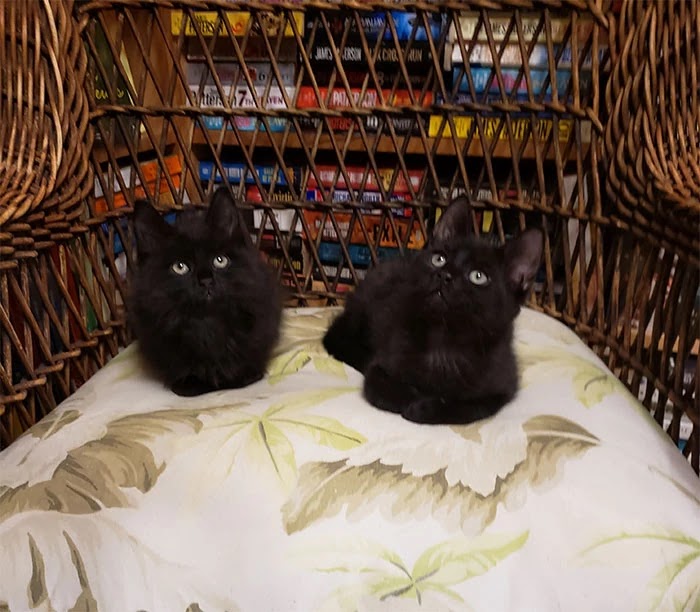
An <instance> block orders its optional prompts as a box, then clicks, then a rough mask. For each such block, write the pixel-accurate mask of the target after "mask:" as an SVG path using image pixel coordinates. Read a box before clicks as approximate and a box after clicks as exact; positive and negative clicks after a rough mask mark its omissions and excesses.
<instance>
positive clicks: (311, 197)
mask: <svg viewBox="0 0 700 612" xmlns="http://www.w3.org/2000/svg"><path fill="white" fill-rule="evenodd" d="M306 200H307V202H323V201H324V199H323V194H322V193H321V190H320V189H307V190H306ZM411 200H412V198H411V194H409V193H391V194H389V199H388V200H387V201H388V202H410V201H411ZM351 201H352V194H351V193H350V192H349V191H347V190H345V189H334V190H333V195H332V197H331V202H334V203H336V202H351ZM360 201H361V202H362V203H366V204H382V203H383V202H385V200H383V199H382V194H381V192H379V191H363V192H362V196H361V197H360ZM370 210H371V209H362V212H365V211H367V212H369V211H370ZM395 210H397V211H400V213H394V214H398V216H410V214H411V209H410V208H406V209H395ZM406 211H407V212H406Z"/></svg>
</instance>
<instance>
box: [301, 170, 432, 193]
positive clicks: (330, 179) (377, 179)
mask: <svg viewBox="0 0 700 612" xmlns="http://www.w3.org/2000/svg"><path fill="white" fill-rule="evenodd" d="M316 172H317V175H318V180H317V176H316V175H315V174H313V173H310V174H309V179H308V182H307V184H306V186H307V188H309V189H315V188H318V187H319V181H320V186H321V187H333V188H337V189H348V185H347V182H346V180H345V177H346V176H347V177H348V179H349V181H350V188H351V189H360V188H361V187H362V188H363V189H364V190H365V191H379V185H380V184H381V185H382V187H383V188H384V190H385V191H389V190H391V191H392V192H394V193H407V192H409V188H408V185H409V183H410V185H411V187H412V189H413V190H414V191H417V190H418V189H419V188H420V184H421V181H422V180H423V170H408V177H407V176H406V175H405V174H404V173H403V171H401V170H395V169H394V168H379V170H378V173H379V176H377V175H376V174H375V173H374V172H373V171H372V170H366V169H365V168H362V167H357V166H349V167H346V168H345V174H343V173H342V172H340V169H339V168H338V167H337V166H325V165H321V166H316Z"/></svg>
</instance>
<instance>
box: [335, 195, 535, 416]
mask: <svg viewBox="0 0 700 612" xmlns="http://www.w3.org/2000/svg"><path fill="white" fill-rule="evenodd" d="M470 224H471V211H470V206H469V203H468V202H467V200H466V199H464V198H460V199H457V200H455V201H454V202H452V203H451V204H450V206H448V208H447V209H446V210H445V212H444V213H443V215H442V217H441V218H440V220H439V221H438V223H437V224H436V226H435V230H434V232H433V236H432V238H431V240H430V242H429V244H428V245H427V246H426V248H425V249H424V250H422V251H420V252H419V253H416V254H413V255H411V256H407V257H404V258H401V259H396V260H390V261H387V262H384V263H382V264H381V265H378V266H377V267H376V268H374V269H373V270H371V271H370V272H369V273H368V274H367V277H366V278H365V280H364V281H363V282H362V283H361V284H360V285H359V287H358V288H357V290H356V291H355V292H354V293H353V294H351V295H350V296H349V298H348V300H347V303H346V307H345V310H344V311H343V313H342V314H341V315H340V316H339V317H338V318H337V319H336V320H335V321H334V322H333V324H332V325H331V327H330V328H329V330H328V332H327V333H326V336H325V337H324V339H323V344H324V346H325V347H326V350H327V351H328V352H329V353H330V354H331V355H332V356H333V357H335V358H336V359H339V360H341V361H344V362H345V363H347V364H349V365H350V366H352V367H354V368H355V369H357V370H359V371H360V372H362V373H363V374H364V375H365V382H364V396H365V398H366V399H367V401H368V402H369V403H371V404H372V405H374V406H376V407H377V408H380V409H382V410H388V411H390V412H396V413H400V414H401V415H402V416H403V417H404V418H406V419H408V420H409V421H415V422H417V423H470V422H472V421H476V420H478V419H482V418H485V417H489V416H491V415H493V414H495V413H496V412H498V410H499V409H500V408H501V407H502V406H503V405H504V404H506V403H507V402H508V401H510V400H511V399H512V398H513V396H514V395H515V394H516V392H517V389H518V370H517V365H516V361H515V355H514V353H513V348H512V346H511V343H512V338H513V319H514V318H515V316H516V315H517V314H518V312H519V310H520V306H521V304H522V303H523V302H524V301H525V298H526V297H527V295H528V293H529V291H530V288H531V286H532V284H533V280H534V277H535V274H536V272H537V269H538V267H539V263H540V259H541V256H542V233H541V232H540V231H539V230H526V231H525V232H523V233H522V235H520V236H519V237H518V238H516V239H514V240H511V241H509V242H508V243H507V244H506V245H505V246H504V247H499V246H496V245H494V244H492V243H490V242H488V241H486V240H483V239H479V238H477V237H475V236H473V235H469V234H470Z"/></svg>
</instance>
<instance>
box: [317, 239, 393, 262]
mask: <svg viewBox="0 0 700 612" xmlns="http://www.w3.org/2000/svg"><path fill="white" fill-rule="evenodd" d="M347 249H348V255H349V256H350V261H351V262H352V265H353V266H356V267H361V268H367V267H369V266H371V265H372V252H371V250H370V248H369V247H368V246H366V245H362V244H349V245H347ZM376 252H377V259H378V260H379V261H385V260H388V259H393V258H396V257H399V256H400V255H401V252H400V250H399V249H398V248H392V247H381V246H380V247H377V249H376ZM318 258H319V259H320V260H321V263H324V264H339V263H340V261H341V259H343V251H342V249H341V248H340V243H338V242H321V244H319V245H318Z"/></svg>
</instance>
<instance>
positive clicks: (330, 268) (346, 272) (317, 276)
mask: <svg viewBox="0 0 700 612" xmlns="http://www.w3.org/2000/svg"><path fill="white" fill-rule="evenodd" d="M322 267H323V271H324V272H325V273H326V277H327V278H328V280H329V281H332V280H333V279H335V277H336V276H337V274H338V266H337V265H332V264H330V265H329V264H324V265H323V266H322ZM355 274H356V275H357V279H358V280H363V279H364V278H365V276H367V269H365V268H355ZM312 277H313V279H314V280H315V281H320V280H323V277H322V276H321V273H320V272H319V270H318V268H317V267H315V268H314V271H313V274H312ZM338 284H344V285H352V284H354V280H353V278H352V273H351V272H350V268H348V267H346V266H343V267H342V268H341V270H340V278H339V279H338Z"/></svg>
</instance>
